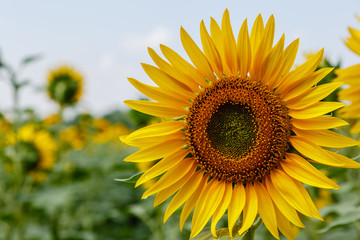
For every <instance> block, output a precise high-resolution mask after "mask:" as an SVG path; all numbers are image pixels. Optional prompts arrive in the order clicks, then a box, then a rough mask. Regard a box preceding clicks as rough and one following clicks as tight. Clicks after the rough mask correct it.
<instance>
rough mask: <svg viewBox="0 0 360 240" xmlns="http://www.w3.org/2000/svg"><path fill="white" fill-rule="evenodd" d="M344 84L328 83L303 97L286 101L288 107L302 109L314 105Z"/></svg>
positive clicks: (305, 93) (304, 94) (307, 92)
mask: <svg viewBox="0 0 360 240" xmlns="http://www.w3.org/2000/svg"><path fill="white" fill-rule="evenodd" d="M341 85H342V83H336V82H335V83H327V84H322V85H319V86H316V87H313V88H311V89H309V90H308V91H306V92H304V93H303V94H302V95H300V96H298V97H296V98H293V99H290V100H288V101H286V103H285V104H286V106H287V107H288V108H291V109H301V108H305V107H307V106H310V105H311V104H314V103H316V102H318V101H320V100H322V99H324V98H325V97H327V96H328V95H329V94H330V93H332V92H333V91H335V90H336V89H337V88H339V87H340V86H341Z"/></svg>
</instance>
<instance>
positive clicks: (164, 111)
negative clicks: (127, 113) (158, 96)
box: [124, 100, 189, 118]
mask: <svg viewBox="0 0 360 240" xmlns="http://www.w3.org/2000/svg"><path fill="white" fill-rule="evenodd" d="M124 103H125V104H126V105H127V106H128V107H131V108H132V109H135V110H137V111H139V112H143V113H146V114H149V115H153V116H157V117H164V118H176V117H181V116H184V115H186V114H188V113H189V112H188V111H187V110H185V109H182V108H174V107H168V106H167V105H164V104H161V103H158V102H150V101H146V100H126V101H124Z"/></svg>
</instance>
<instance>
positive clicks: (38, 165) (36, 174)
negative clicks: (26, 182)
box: [7, 124, 57, 181]
mask: <svg viewBox="0 0 360 240" xmlns="http://www.w3.org/2000/svg"><path fill="white" fill-rule="evenodd" d="M7 140H8V143H9V146H13V147H14V150H15V152H16V155H15V156H16V157H17V159H18V160H19V161H20V162H21V163H22V165H23V169H24V171H25V172H26V173H29V174H30V175H31V176H32V177H33V178H34V179H35V180H37V181H42V180H43V179H44V177H45V176H46V175H45V173H44V171H46V170H50V169H52V168H53V166H54V164H55V161H56V157H55V153H56V149H57V144H56V142H55V140H54V139H53V137H52V136H51V135H50V133H49V132H48V131H46V130H43V129H38V128H37V127H36V126H35V125H34V124H26V125H24V126H22V127H21V128H20V129H19V130H18V132H17V133H16V134H15V133H11V134H10V133H9V134H8V136H7Z"/></svg>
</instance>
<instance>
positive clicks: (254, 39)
mask: <svg viewBox="0 0 360 240" xmlns="http://www.w3.org/2000/svg"><path fill="white" fill-rule="evenodd" d="M263 33H264V21H263V19H262V16H261V14H259V15H258V16H257V17H256V19H255V22H254V25H253V27H252V29H251V33H250V43H251V52H252V53H253V54H254V53H256V52H257V48H258V47H259V44H260V41H261V39H262V35H263Z"/></svg>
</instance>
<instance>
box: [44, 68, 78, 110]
mask: <svg viewBox="0 0 360 240" xmlns="http://www.w3.org/2000/svg"><path fill="white" fill-rule="evenodd" d="M47 91H48V94H49V96H50V98H51V99H53V100H54V101H56V102H57V103H59V104H60V105H61V106H67V105H72V104H74V103H77V102H78V101H79V100H80V97H81V95H82V92H83V77H82V76H81V75H80V74H79V73H78V72H76V71H75V70H74V69H73V68H71V67H69V66H60V67H57V68H55V69H53V70H51V71H50V72H49V75H48V86H47Z"/></svg>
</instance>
